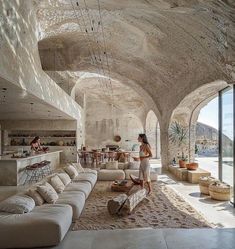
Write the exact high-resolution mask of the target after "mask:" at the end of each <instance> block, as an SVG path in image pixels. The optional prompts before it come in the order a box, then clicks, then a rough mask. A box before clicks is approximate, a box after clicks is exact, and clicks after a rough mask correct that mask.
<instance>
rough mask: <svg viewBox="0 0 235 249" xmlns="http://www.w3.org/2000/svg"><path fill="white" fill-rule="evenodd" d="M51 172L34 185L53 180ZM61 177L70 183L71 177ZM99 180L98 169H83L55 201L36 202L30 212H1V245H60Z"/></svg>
mask: <svg viewBox="0 0 235 249" xmlns="http://www.w3.org/2000/svg"><path fill="white" fill-rule="evenodd" d="M57 172H63V171H62V170H61V171H59V170H58V171H57ZM52 176H55V174H53V175H51V176H48V177H46V178H44V179H43V180H42V181H40V183H37V184H35V185H34V186H32V189H36V188H37V187H38V185H40V184H45V182H46V181H49V182H50V180H51V177H52ZM67 176H68V175H67ZM61 180H62V182H63V180H65V182H66V183H67V180H68V179H63V177H62V179H61ZM69 181H70V179H69ZM96 181H97V171H96V170H91V169H84V172H80V173H79V176H77V177H76V179H75V180H73V182H71V183H69V184H68V185H67V186H66V187H65V189H64V191H63V192H62V193H60V194H59V195H58V199H57V201H56V204H44V205H41V206H37V207H35V208H34V209H33V210H32V211H31V212H30V213H27V214H18V215H15V214H9V213H0V248H28V247H43V246H54V245H57V244H58V243H59V242H60V241H61V240H62V239H63V238H64V236H65V234H66V232H67V231H68V230H69V227H70V225H71V222H72V221H75V220H77V219H78V218H79V216H80V215H81V212H82V210H83V208H84V205H85V200H86V198H87V197H88V196H89V194H90V192H91V190H92V188H93V187H94V185H95V183H96ZM26 193H27V192H26Z"/></svg>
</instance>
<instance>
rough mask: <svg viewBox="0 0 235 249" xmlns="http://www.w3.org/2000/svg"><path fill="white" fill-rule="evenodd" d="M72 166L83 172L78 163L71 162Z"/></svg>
mask: <svg viewBox="0 0 235 249" xmlns="http://www.w3.org/2000/svg"><path fill="white" fill-rule="evenodd" d="M71 164H72V166H73V167H74V168H75V169H76V170H77V171H78V172H79V173H80V172H81V173H82V172H84V168H83V167H82V165H81V164H80V163H71Z"/></svg>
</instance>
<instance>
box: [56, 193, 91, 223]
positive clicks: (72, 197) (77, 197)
mask: <svg viewBox="0 0 235 249" xmlns="http://www.w3.org/2000/svg"><path fill="white" fill-rule="evenodd" d="M85 200H86V197H85V194H84V193H83V192H82V191H81V192H79V191H65V192H63V193H61V194H60V195H59V199H58V200H57V201H56V204H68V205H70V206H71V207H72V209H73V221H76V220H77V219H78V218H79V216H80V215H81V213H82V210H83V207H84V205H85Z"/></svg>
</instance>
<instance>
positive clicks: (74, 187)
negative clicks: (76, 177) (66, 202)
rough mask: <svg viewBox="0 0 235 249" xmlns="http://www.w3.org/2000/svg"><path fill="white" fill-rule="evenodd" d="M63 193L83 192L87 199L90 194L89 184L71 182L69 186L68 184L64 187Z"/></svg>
mask: <svg viewBox="0 0 235 249" xmlns="http://www.w3.org/2000/svg"><path fill="white" fill-rule="evenodd" d="M64 191H80V192H83V193H84V194H85V197H86V199H87V197H88V196H89V194H90V192H91V184H90V182H86V181H84V182H73V183H71V184H69V185H68V186H66V188H65V190H64Z"/></svg>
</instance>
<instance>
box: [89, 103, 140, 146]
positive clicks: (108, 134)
mask: <svg viewBox="0 0 235 249" xmlns="http://www.w3.org/2000/svg"><path fill="white" fill-rule="evenodd" d="M85 124H86V135H85V138H86V142H85V144H86V146H88V147H89V148H102V147H105V146H106V145H107V144H117V145H119V146H120V147H121V148H123V149H125V150H131V149H132V146H133V145H134V144H138V141H137V138H138V134H139V133H142V132H143V130H144V129H143V124H142V123H141V121H140V119H139V118H138V116H137V115H135V114H131V113H128V108H127V109H126V111H123V110H120V109H117V108H115V107H113V108H112V107H111V106H110V105H108V104H107V103H106V102H102V101H99V102H97V101H92V100H90V101H87V103H86V122H85ZM115 135H119V136H121V138H122V139H121V141H120V142H118V143H117V142H115V141H114V136H115Z"/></svg>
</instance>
